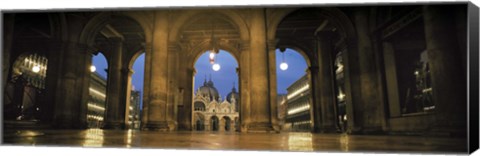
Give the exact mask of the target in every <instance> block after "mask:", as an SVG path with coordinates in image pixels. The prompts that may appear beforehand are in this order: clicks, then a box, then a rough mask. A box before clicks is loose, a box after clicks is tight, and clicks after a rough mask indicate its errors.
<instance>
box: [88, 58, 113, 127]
mask: <svg viewBox="0 0 480 156" xmlns="http://www.w3.org/2000/svg"><path fill="white" fill-rule="evenodd" d="M107 69H108V63H107V58H106V57H105V56H104V55H103V54H102V53H100V52H99V53H98V54H97V55H94V56H93V57H92V65H91V66H90V72H91V73H90V83H89V88H88V95H89V98H88V103H87V126H88V127H89V128H101V127H102V125H103V121H104V118H105V100H106V99H107V77H108V73H107Z"/></svg>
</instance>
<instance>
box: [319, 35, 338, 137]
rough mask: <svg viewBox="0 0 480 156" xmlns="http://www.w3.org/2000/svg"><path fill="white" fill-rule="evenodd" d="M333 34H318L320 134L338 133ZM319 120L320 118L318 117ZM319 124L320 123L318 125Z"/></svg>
mask: <svg viewBox="0 0 480 156" xmlns="http://www.w3.org/2000/svg"><path fill="white" fill-rule="evenodd" d="M333 35H334V34H333V33H328V32H324V33H319V34H318V44H319V47H318V50H319V51H318V60H319V61H318V62H319V68H318V82H319V84H318V86H319V87H320V88H319V90H318V93H316V95H317V96H320V101H319V104H320V111H319V113H320V114H321V115H320V116H321V117H320V118H321V120H320V125H319V126H320V132H334V131H336V124H335V121H336V113H335V105H336V103H335V98H336V97H335V89H334V86H333V84H334V83H333V81H334V80H335V77H334V75H333V74H334V70H333V59H334V57H332V54H333V43H332V42H331V41H332V40H331V38H332V36H333ZM316 118H317V119H318V117H316ZM317 124H318V123H317Z"/></svg>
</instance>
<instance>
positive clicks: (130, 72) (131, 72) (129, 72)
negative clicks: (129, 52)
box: [121, 68, 135, 76]
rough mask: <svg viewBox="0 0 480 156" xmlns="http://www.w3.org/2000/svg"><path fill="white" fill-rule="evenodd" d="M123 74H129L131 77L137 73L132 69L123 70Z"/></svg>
mask: <svg viewBox="0 0 480 156" xmlns="http://www.w3.org/2000/svg"><path fill="white" fill-rule="evenodd" d="M121 70H122V74H124V75H125V74H128V76H131V75H132V74H133V73H135V72H134V71H133V70H132V69H130V68H122V69H121Z"/></svg>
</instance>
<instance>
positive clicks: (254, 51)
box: [248, 8, 273, 132]
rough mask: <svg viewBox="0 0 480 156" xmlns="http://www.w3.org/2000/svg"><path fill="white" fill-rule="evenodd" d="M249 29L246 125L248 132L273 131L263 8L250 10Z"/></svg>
mask: <svg viewBox="0 0 480 156" xmlns="http://www.w3.org/2000/svg"><path fill="white" fill-rule="evenodd" d="M251 15H252V16H251V19H250V20H251V29H250V48H251V49H250V59H251V68H250V72H251V73H250V74H251V75H250V76H251V77H250V80H251V88H250V91H251V92H250V99H251V101H250V103H251V106H250V108H251V112H250V113H251V116H250V117H251V123H250V124H249V125H248V131H249V132H268V131H273V127H272V120H271V117H272V116H271V112H270V109H271V108H270V94H269V89H270V88H269V76H268V69H269V68H268V67H269V65H268V51H267V43H266V27H265V25H266V24H265V21H266V19H265V9H260V8H259V9H257V8H255V9H252V10H251Z"/></svg>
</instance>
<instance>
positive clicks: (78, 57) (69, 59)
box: [53, 42, 90, 129]
mask: <svg viewBox="0 0 480 156" xmlns="http://www.w3.org/2000/svg"><path fill="white" fill-rule="evenodd" d="M65 47H66V48H65V51H64V54H63V56H62V59H61V61H60V65H58V64H57V66H60V68H61V69H60V73H61V75H60V76H59V79H58V82H57V84H58V87H56V89H55V90H56V96H55V100H54V101H55V110H56V111H55V112H54V119H53V120H54V123H53V126H54V127H56V128H68V129H70V128H85V127H86V114H85V112H86V109H87V103H86V100H87V99H84V98H85V96H87V97H88V90H85V88H87V89H88V85H87V84H88V81H85V77H86V73H87V72H89V68H88V66H87V62H86V61H85V59H86V56H89V55H90V54H89V53H88V52H87V49H86V48H87V46H81V45H79V44H78V43H75V42H69V43H66V46H65ZM85 86H87V87H85ZM85 93H86V94H87V95H85Z"/></svg>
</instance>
